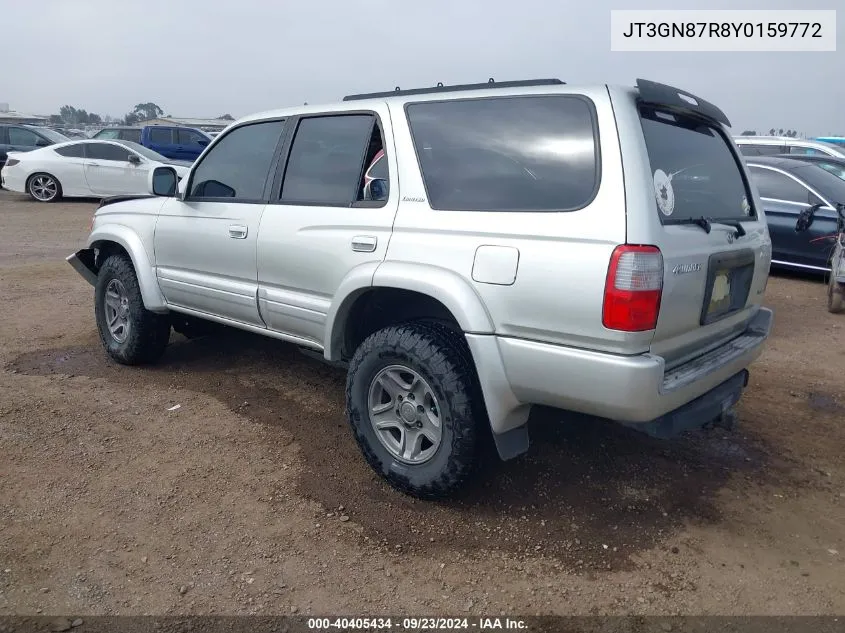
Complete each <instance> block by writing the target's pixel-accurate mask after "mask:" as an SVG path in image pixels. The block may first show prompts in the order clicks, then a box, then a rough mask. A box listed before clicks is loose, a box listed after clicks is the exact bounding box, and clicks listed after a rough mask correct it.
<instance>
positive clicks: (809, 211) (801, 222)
mask: <svg viewBox="0 0 845 633" xmlns="http://www.w3.org/2000/svg"><path fill="white" fill-rule="evenodd" d="M816 209H818V205H813V206H812V207H807V208H806V209H804V210H803V211H802V212H801V213H799V214H798V221H797V222H796V223H795V232H796V233H801V232H802V231H806V230H807V229H809V228H810V227H811V226H812V225H813V220H814V219H815V214H816Z"/></svg>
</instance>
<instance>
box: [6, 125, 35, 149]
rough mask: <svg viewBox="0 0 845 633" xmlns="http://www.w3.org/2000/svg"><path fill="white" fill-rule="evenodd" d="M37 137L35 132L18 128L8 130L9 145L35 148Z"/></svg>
mask: <svg viewBox="0 0 845 633" xmlns="http://www.w3.org/2000/svg"><path fill="white" fill-rule="evenodd" d="M39 138H40V137H39V136H38V135H37V134H36V133H35V132H31V131H30V130H25V129H24V128H20V127H10V128H9V145H19V146H22V147H35V146H36V145H37V144H38V140H39Z"/></svg>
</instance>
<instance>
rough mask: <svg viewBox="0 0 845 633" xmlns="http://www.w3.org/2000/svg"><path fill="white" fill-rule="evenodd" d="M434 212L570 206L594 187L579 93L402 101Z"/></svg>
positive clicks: (584, 201)
mask: <svg viewBox="0 0 845 633" xmlns="http://www.w3.org/2000/svg"><path fill="white" fill-rule="evenodd" d="M407 115H408V123H409V124H410V127H411V132H412V134H413V139H414V145H415V147H416V152H417V158H418V159H419V164H420V168H421V170H422V175H423V180H424V182H425V188H426V192H427V194H428V201H429V205H430V206H431V208H432V209H448V210H454V211H574V210H577V209H580V208H583V207H585V206H587V205H588V204H589V203H590V202H591V201H592V199H593V198H594V197H595V194H596V191H597V190H598V184H599V178H600V174H599V152H598V147H597V145H598V144H597V127H596V123H595V113H594V108H593V104H592V102H590V101H589V100H588V99H587V98H585V97H581V96H578V95H554V96H525V97H491V98H482V99H460V100H454V101H428V102H421V103H414V104H410V105H408V106H407Z"/></svg>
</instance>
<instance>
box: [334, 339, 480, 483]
mask: <svg viewBox="0 0 845 633" xmlns="http://www.w3.org/2000/svg"><path fill="white" fill-rule="evenodd" d="M346 406H347V415H348V417H349V422H350V424H351V425H352V429H353V432H354V433H355V439H356V440H357V442H358V445H359V447H360V448H361V451H362V452H363V453H364V457H365V458H366V460H367V462H368V463H369V464H370V466H371V467H372V468H373V470H375V471H376V472H377V473H378V474H379V475H380V476H381V477H383V478H384V479H386V480H387V481H388V483H390V484H391V485H392V486H393V487H394V488H397V489H398V490H400V491H402V492H405V493H407V494H409V495H412V496H415V497H421V498H436V497H445V496H447V495H449V494H450V493H452V492H454V491H455V490H457V489H458V488H459V487H460V486H461V485H462V484H463V483H464V482H465V481H466V480H467V478H468V477H469V475H470V474H471V473H472V471H473V469H474V467H475V466H476V464H477V454H478V448H479V443H480V439H481V438H480V433H479V429H480V423H481V422H482V420H485V419H486V416H485V413H484V407H483V402H482V399H481V397H480V394H479V390H478V388H477V379H476V377H475V368H474V367H473V365H472V363H471V360H470V354H469V349H468V348H467V345H466V341H464V340H463V337H462V336H461V335H460V334H458V333H454V332H452V331H451V330H449V329H448V328H446V327H443V326H440V325H435V324H423V323H409V324H405V325H398V326H391V327H387V328H384V329H382V330H379V331H378V332H376V333H374V334H372V335H370V336H369V337H367V339H366V340H365V341H364V342H363V343H361V345H360V347H359V348H358V349H357V351H356V352H355V355H354V356H353V358H352V361H351V362H350V364H349V374H348V377H347V382H346Z"/></svg>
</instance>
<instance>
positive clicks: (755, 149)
mask: <svg viewBox="0 0 845 633" xmlns="http://www.w3.org/2000/svg"><path fill="white" fill-rule="evenodd" d="M739 151H740V152H742V153H743V155H745V156H774V155H775V154H786V151H787V147H786V145H751V144H749V143H741V144H739Z"/></svg>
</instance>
